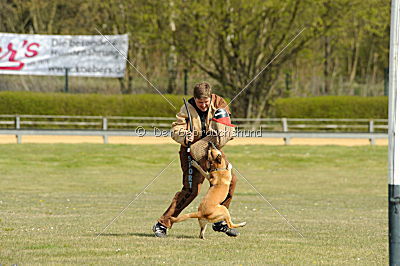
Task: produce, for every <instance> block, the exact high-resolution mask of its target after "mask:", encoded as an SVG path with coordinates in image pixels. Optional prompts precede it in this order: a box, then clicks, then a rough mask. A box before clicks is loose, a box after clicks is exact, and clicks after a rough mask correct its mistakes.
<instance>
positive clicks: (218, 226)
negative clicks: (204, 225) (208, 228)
mask: <svg viewBox="0 0 400 266" xmlns="http://www.w3.org/2000/svg"><path fill="white" fill-rule="evenodd" d="M212 229H213V230H214V231H215V232H223V233H225V234H226V235H228V236H232V237H236V236H238V235H240V233H239V231H238V230H236V229H233V228H229V227H228V225H227V224H226V222H225V221H221V222H217V223H214V224H213V225H212Z"/></svg>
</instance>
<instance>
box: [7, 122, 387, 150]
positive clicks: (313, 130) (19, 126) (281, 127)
mask: <svg viewBox="0 0 400 266" xmlns="http://www.w3.org/2000/svg"><path fill="white" fill-rule="evenodd" d="M173 121H175V118H174V117H120V116H111V117H102V116H65V115H63V116H55V115H0V135H15V136H16V137H17V142H18V143H21V137H22V136H24V135H75V136H103V139H104V143H108V136H155V135H157V132H160V131H163V132H164V133H165V131H168V130H169V129H170V127H171V123H172V122H173ZM232 123H233V124H235V125H237V131H238V132H239V134H237V137H249V136H253V135H252V134H250V133H251V132H253V133H254V136H256V137H264V138H283V139H284V140H285V143H286V144H290V139H292V138H353V139H354V138H366V139H369V141H370V143H371V144H375V139H385V138H387V128H388V125H387V123H388V121H387V119H327V118H325V119H314V118H308V119H303V118H261V119H247V118H234V119H232ZM138 129H141V131H140V132H138ZM156 130H158V131H156ZM249 132H250V133H249ZM240 133H242V134H240ZM249 134H250V135H249ZM164 135H165V134H164Z"/></svg>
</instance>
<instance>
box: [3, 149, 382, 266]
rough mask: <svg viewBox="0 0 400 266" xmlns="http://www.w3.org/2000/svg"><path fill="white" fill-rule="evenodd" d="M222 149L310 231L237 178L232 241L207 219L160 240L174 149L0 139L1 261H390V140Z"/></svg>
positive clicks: (176, 183)
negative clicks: (236, 229) (236, 231)
mask: <svg viewBox="0 0 400 266" xmlns="http://www.w3.org/2000/svg"><path fill="white" fill-rule="evenodd" d="M224 150H225V152H226V154H227V155H228V157H229V159H230V161H231V162H232V163H233V165H234V167H236V168H237V169H238V170H239V171H240V172H241V173H242V174H243V175H244V176H245V177H246V178H247V179H248V180H249V181H250V182H251V183H252V184H253V185H254V186H255V187H256V188H257V189H258V190H259V191H260V192H261V193H262V194H263V195H264V196H265V197H266V198H267V199H268V200H269V201H270V202H271V203H272V205H273V206H274V207H276V208H277V209H278V210H279V212H280V213H281V214H282V215H284V216H285V217H286V218H287V219H288V220H289V221H290V223H291V224H292V225H293V226H295V227H296V228H297V229H298V230H299V231H300V232H301V233H302V234H303V235H304V237H305V238H302V237H301V236H299V235H298V234H297V233H296V232H295V231H293V230H292V228H291V227H290V226H288V225H287V224H286V223H285V221H284V220H283V219H282V218H281V217H280V216H279V215H278V214H277V213H276V212H275V211H274V210H273V209H271V207H270V206H269V205H268V204H267V203H266V202H265V201H264V200H263V199H262V198H261V197H260V196H259V195H258V194H257V193H256V192H255V191H254V190H253V189H252V188H251V186H249V185H248V184H247V183H246V181H245V180H244V179H242V178H241V177H240V176H238V178H239V180H238V185H237V189H236V194H235V197H234V200H233V202H232V204H231V208H230V212H231V215H232V217H233V220H234V221H237V222H242V221H246V222H247V226H246V227H244V228H241V229H240V232H241V235H240V236H239V237H238V238H229V237H227V236H226V235H224V234H222V233H216V232H213V231H212V229H211V227H210V226H209V227H208V229H207V232H206V238H207V239H206V240H200V239H198V233H199V226H198V223H197V220H194V219H192V220H189V221H185V222H182V223H179V224H176V225H174V227H173V229H172V230H170V231H169V236H168V238H166V239H156V238H155V237H154V236H153V233H152V231H151V227H152V225H153V224H154V222H155V220H156V219H157V218H158V217H159V216H160V215H161V214H162V213H163V211H164V210H165V208H166V207H167V206H168V205H169V203H170V200H171V199H172V197H173V195H174V194H175V192H176V191H177V190H179V189H180V187H181V170H180V167H179V161H178V153H177V152H178V146H177V145H138V146H134V145H102V144H99V145H96V144H78V145H63V144H56V145H51V144H45V145H40V144H37V145H35V144H22V145H14V144H13V145H1V146H0V219H1V220H0V264H2V265H11V264H14V263H15V264H18V265H23V264H39V263H41V264H78V263H79V264H113V265H121V264H212V265H219V264H234V265H240V264H243V265H256V264H259V265H261V264H304V265H309V264H340V265H341V264H387V262H388V258H387V257H388V255H387V254H388V244H387V242H388V241H387V148H386V147H369V146H363V147H338V146H325V147H316V146H228V147H226V148H225V149H224ZM173 159H176V160H175V161H174V162H173V163H172V164H171V165H170V167H169V168H168V169H166V170H165V171H164V172H163V173H162V175H160V177H159V178H158V179H157V180H156V181H155V182H154V183H153V184H152V185H151V186H150V187H149V188H148V189H147V190H146V192H145V193H143V194H141V195H140V197H139V198H138V199H137V200H136V201H135V202H133V203H132V205H131V206H130V207H129V208H128V209H127V210H126V211H125V213H124V214H123V215H122V216H121V217H119V218H118V219H117V220H116V221H115V222H114V223H113V224H112V225H111V226H110V227H109V228H108V229H107V230H106V231H105V232H104V234H103V235H101V236H99V237H97V238H96V235H97V234H98V233H99V232H100V231H101V230H102V229H103V228H104V227H105V226H106V225H107V224H108V223H109V222H110V221H111V220H112V219H113V218H114V217H116V216H117V215H118V214H119V213H120V212H121V211H122V210H123V208H124V207H126V206H127V204H128V203H129V202H131V201H132V200H133V199H134V198H135V197H136V196H137V195H138V194H139V193H140V192H141V191H142V190H143V188H144V187H145V186H146V185H147V184H148V183H150V181H151V180H152V179H153V178H154V177H156V176H157V175H158V174H159V173H160V172H161V171H162V170H163V169H164V167H165V166H166V165H168V163H169V162H171V161H172V160H173ZM207 187H208V185H207V184H204V186H203V190H202V195H203V194H204V193H205V191H206V190H207ZM202 195H201V196H202ZM201 196H200V197H198V198H197V199H196V200H195V201H194V202H193V203H192V204H191V205H190V206H189V207H188V208H187V209H186V210H185V212H189V211H193V210H195V209H196V208H197V206H198V204H199V200H200V198H201Z"/></svg>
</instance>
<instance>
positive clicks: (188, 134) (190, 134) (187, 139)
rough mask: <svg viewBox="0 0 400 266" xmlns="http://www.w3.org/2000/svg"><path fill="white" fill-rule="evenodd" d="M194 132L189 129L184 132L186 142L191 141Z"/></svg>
mask: <svg viewBox="0 0 400 266" xmlns="http://www.w3.org/2000/svg"><path fill="white" fill-rule="evenodd" d="M193 140H194V134H193V133H192V132H191V131H188V132H187V133H186V143H189V142H193Z"/></svg>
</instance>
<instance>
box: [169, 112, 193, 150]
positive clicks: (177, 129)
mask: <svg viewBox="0 0 400 266" xmlns="http://www.w3.org/2000/svg"><path fill="white" fill-rule="evenodd" d="M187 118H188V115H187V112H186V109H185V106H182V107H181V109H180V111H179V113H177V114H176V121H175V122H173V123H172V128H171V137H172V139H173V140H175V141H176V142H178V143H179V144H181V145H183V146H187V143H186V136H187V135H188V133H189V130H188V129H187V128H188V126H187V121H186V119H187Z"/></svg>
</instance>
